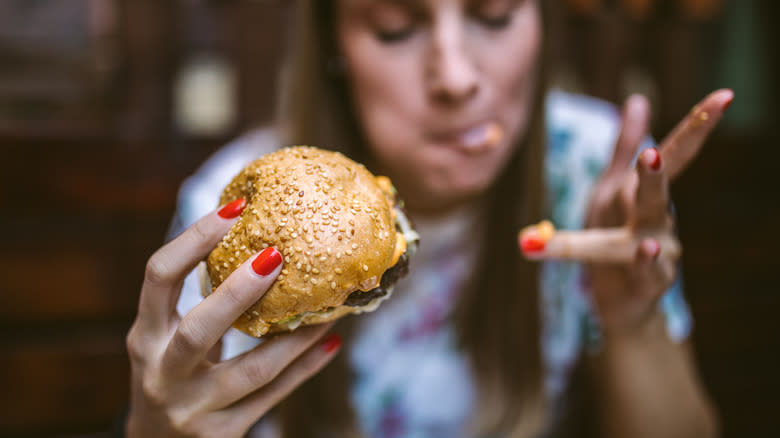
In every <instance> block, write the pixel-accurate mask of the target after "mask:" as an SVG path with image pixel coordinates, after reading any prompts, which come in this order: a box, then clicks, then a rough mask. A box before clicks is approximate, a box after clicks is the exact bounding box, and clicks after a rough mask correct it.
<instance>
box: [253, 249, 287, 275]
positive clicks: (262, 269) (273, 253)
mask: <svg viewBox="0 0 780 438" xmlns="http://www.w3.org/2000/svg"><path fill="white" fill-rule="evenodd" d="M280 264H282V255H281V254H279V251H277V250H276V249H274V248H273V247H268V248H266V249H264V250H263V252H261V253H260V254H258V256H257V257H255V259H254V260H252V269H254V271H255V272H256V273H257V274H258V275H262V276H263V277H265V276H266V275H268V274H270V273H271V272H273V271H274V269H276V267H277V266H279V265H280Z"/></svg>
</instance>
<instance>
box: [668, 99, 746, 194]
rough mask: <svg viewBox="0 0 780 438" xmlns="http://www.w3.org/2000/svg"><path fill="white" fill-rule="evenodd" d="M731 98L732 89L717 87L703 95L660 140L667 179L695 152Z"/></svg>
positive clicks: (690, 158) (679, 169)
mask: <svg viewBox="0 0 780 438" xmlns="http://www.w3.org/2000/svg"><path fill="white" fill-rule="evenodd" d="M733 99H734V92H733V91H731V90H728V89H723V90H718V91H715V92H713V93H711V94H710V95H709V96H707V97H705V98H704V99H703V100H702V101H701V102H700V103H699V104H698V105H696V106H694V107H693V109H691V112H690V113H688V115H687V116H686V117H685V118H684V119H683V120H682V121H681V122H680V123H679V124H678V125H677V126H676V127H675V128H674V130H673V131H672V132H671V133H670V134H669V135H668V136H667V137H666V138H665V139H664V141H663V142H662V143H661V146H660V148H659V149H660V150H661V157H662V159H663V162H664V165H665V167H666V173H667V176H668V177H669V179H670V180H673V179H674V178H676V177H677V175H679V174H680V173H682V171H683V170H685V168H686V167H688V165H689V164H690V163H691V161H693V159H694V158H695V157H696V155H698V153H699V150H700V149H701V146H702V145H703V144H704V140H705V139H706V138H707V136H708V135H710V132H712V130H713V129H715V126H717V124H718V122H719V121H720V119H721V118H722V117H723V113H724V112H725V111H726V109H727V108H728V107H729V105H730V104H731V101H732V100H733Z"/></svg>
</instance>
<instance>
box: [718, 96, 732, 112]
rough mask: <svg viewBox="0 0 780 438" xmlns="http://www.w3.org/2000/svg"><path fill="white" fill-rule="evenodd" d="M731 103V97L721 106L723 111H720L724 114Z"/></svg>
mask: <svg viewBox="0 0 780 438" xmlns="http://www.w3.org/2000/svg"><path fill="white" fill-rule="evenodd" d="M731 102H734V97H732V98H731V99H729V100H727V101H726V103H724V104H723V109H722V110H721V111H723V112H724V113H725V112H726V110H727V109H729V107H730V106H731Z"/></svg>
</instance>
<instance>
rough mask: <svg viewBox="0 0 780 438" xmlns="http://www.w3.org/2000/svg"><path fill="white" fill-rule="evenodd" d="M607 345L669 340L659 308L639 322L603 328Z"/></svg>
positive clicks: (664, 320)
mask: <svg viewBox="0 0 780 438" xmlns="http://www.w3.org/2000/svg"><path fill="white" fill-rule="evenodd" d="M602 332H603V336H604V342H605V343H614V342H619V343H622V342H626V341H628V342H632V343H636V342H647V341H652V340H658V339H666V338H668V334H667V332H666V319H665V317H664V314H663V312H661V310H660V309H658V308H657V307H656V308H654V309H653V310H652V311H650V313H648V314H647V315H644V316H643V317H642V318H640V319H639V320H638V321H633V322H631V323H624V324H619V325H611V326H610V325H607V326H604V327H602Z"/></svg>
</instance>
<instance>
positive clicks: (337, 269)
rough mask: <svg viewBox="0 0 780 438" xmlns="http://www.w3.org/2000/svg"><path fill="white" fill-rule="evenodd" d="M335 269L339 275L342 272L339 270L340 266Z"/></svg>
mask: <svg viewBox="0 0 780 438" xmlns="http://www.w3.org/2000/svg"><path fill="white" fill-rule="evenodd" d="M335 271H336V273H337V274H339V275H341V273H342V272H344V271H342V270H341V268H336V269H335Z"/></svg>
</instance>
